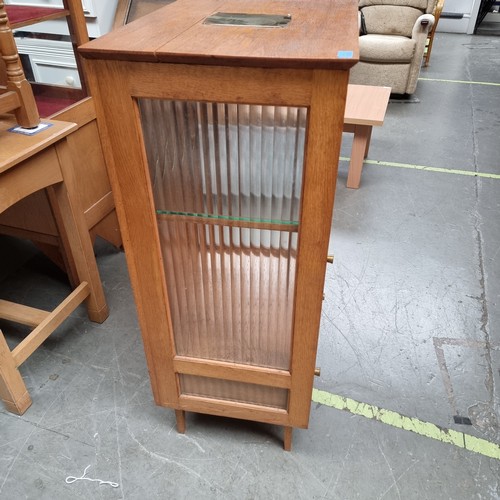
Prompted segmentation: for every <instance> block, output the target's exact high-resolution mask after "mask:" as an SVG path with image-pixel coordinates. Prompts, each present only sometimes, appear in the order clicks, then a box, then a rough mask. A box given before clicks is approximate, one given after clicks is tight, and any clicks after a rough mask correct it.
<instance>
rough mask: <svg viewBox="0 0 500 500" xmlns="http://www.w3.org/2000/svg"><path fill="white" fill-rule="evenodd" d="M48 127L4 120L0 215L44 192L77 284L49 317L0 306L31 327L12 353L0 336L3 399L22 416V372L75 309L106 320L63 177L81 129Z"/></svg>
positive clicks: (84, 235)
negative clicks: (28, 130) (20, 126)
mask: <svg viewBox="0 0 500 500" xmlns="http://www.w3.org/2000/svg"><path fill="white" fill-rule="evenodd" d="M44 123H49V124H50V127H48V128H46V129H45V130H43V131H41V132H38V133H36V134H35V135H32V136H26V135H22V134H17V133H14V132H10V131H9V128H11V127H13V126H15V125H16V124H15V122H14V120H12V118H8V117H6V115H3V116H0V143H1V144H2V148H1V149H0V193H1V197H0V213H2V212H3V211H4V210H6V209H7V208H9V207H10V206H12V205H14V204H15V203H16V202H18V201H20V200H22V199H23V198H25V197H27V196H29V195H30V194H32V193H34V192H36V191H39V190H41V189H45V190H46V192H47V196H48V199H49V201H50V205H51V208H52V211H53V213H54V218H55V220H56V224H57V226H58V231H59V233H60V234H61V239H62V242H63V245H64V250H65V251H64V254H65V255H68V256H71V262H68V266H71V267H72V268H73V269H74V273H75V276H77V278H78V282H79V285H78V286H77V287H76V289H75V290H74V291H73V292H72V293H71V294H70V295H69V296H68V297H67V298H66V299H65V300H64V301H63V302H62V303H61V304H60V305H59V306H58V307H56V309H54V311H52V312H47V311H42V310H40V309H35V308H31V307H28V306H25V305H20V304H14V303H12V302H7V301H0V317H1V318H5V319H8V320H12V321H16V322H19V323H22V324H25V325H29V326H33V327H34V329H33V331H32V332H31V333H30V334H29V335H28V336H27V337H26V338H25V339H24V340H23V341H22V342H21V343H20V344H19V345H18V346H17V347H16V348H15V349H14V350H13V351H10V349H9V348H8V346H7V343H6V342H5V338H4V336H3V333H2V332H1V331H0V399H2V400H3V401H4V403H5V404H6V407H7V409H8V410H10V411H13V412H15V413H19V414H22V413H24V411H26V409H27V408H28V407H29V406H30V405H31V398H30V396H29V394H28V392H27V390H26V386H25V384H24V382H23V379H22V377H21V375H20V373H19V371H18V367H19V365H21V363H23V362H24V361H25V360H26V359H27V358H28V357H29V356H30V355H31V354H32V353H33V352H34V351H35V350H36V349H37V348H38V347H39V346H40V345H41V344H42V342H43V341H44V340H45V339H46V338H47V337H48V336H49V335H50V334H51V333H52V332H53V331H54V330H55V329H56V328H57V327H58V326H59V325H60V324H61V323H62V322H63V321H64V319H66V318H67V317H68V316H69V315H70V314H71V313H72V312H73V311H74V310H75V308H76V307H77V306H78V305H79V304H81V303H82V302H83V301H84V300H85V301H86V304H87V308H88V313H89V317H90V319H91V320H93V321H97V322H102V321H104V320H105V319H106V318H107V316H108V307H107V304H106V300H105V297H104V292H103V289H102V284H101V281H100V277H99V273H98V269H97V264H96V261H95V256H94V252H93V248H92V242H91V238H90V234H89V232H88V228H87V225H86V222H85V219H84V215H83V211H82V210H81V208H80V207H79V206H78V202H77V200H74V199H71V198H70V196H69V195H68V191H67V189H66V186H65V184H64V175H65V173H67V175H71V174H70V172H71V169H72V161H71V155H70V154H69V149H68V144H67V143H66V138H67V137H68V135H69V134H71V132H72V131H73V130H75V129H76V128H77V126H76V125H75V124H73V123H67V122H55V121H45V122H44Z"/></svg>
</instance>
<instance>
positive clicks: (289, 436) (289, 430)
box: [283, 427, 293, 451]
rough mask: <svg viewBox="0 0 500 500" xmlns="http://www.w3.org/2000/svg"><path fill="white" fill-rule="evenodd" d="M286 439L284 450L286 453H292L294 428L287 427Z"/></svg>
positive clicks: (284, 439) (284, 440)
mask: <svg viewBox="0 0 500 500" xmlns="http://www.w3.org/2000/svg"><path fill="white" fill-rule="evenodd" d="M284 429H285V432H284V438H283V449H284V450H285V451H291V449H292V432H293V427H285V428H284Z"/></svg>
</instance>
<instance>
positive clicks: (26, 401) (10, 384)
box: [0, 330, 31, 415]
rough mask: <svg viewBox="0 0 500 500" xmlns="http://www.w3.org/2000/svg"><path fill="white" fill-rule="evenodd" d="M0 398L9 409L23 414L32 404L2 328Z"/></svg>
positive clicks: (0, 339) (0, 342) (0, 341)
mask: <svg viewBox="0 0 500 500" xmlns="http://www.w3.org/2000/svg"><path fill="white" fill-rule="evenodd" d="M0 399H2V400H3V402H4V403H5V406H6V408H7V410H9V411H10V412H12V413H17V414H18V415H22V414H23V413H24V412H25V411H26V410H27V409H28V408H29V407H30V406H31V397H30V395H29V393H28V390H27V389H26V385H25V384H24V380H23V377H22V376H21V374H20V373H19V370H18V369H17V366H16V363H15V362H14V358H13V357H12V354H11V351H10V349H9V346H8V345H7V342H5V338H4V336H3V333H2V331H1V330H0Z"/></svg>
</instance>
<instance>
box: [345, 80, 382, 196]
mask: <svg viewBox="0 0 500 500" xmlns="http://www.w3.org/2000/svg"><path fill="white" fill-rule="evenodd" d="M390 95H391V88H390V87H372V86H369V85H349V86H348V88H347V101H346V106H345V113H344V132H350V133H353V134H354V139H353V143H352V151H351V161H350V163H349V173H348V175H347V187H348V188H352V189H357V188H358V187H359V182H360V180H361V170H362V169H363V160H364V159H365V158H366V157H367V155H368V149H369V148H370V138H371V135H372V127H373V126H381V125H383V123H384V118H385V112H386V110H387V104H388V103H389V96H390Z"/></svg>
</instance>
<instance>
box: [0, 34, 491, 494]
mask: <svg viewBox="0 0 500 500" xmlns="http://www.w3.org/2000/svg"><path fill="white" fill-rule="evenodd" d="M421 77H423V78H429V79H433V80H427V81H424V80H423V81H420V82H419V84H418V88H417V91H416V93H415V97H417V98H418V99H419V100H420V102H419V103H412V104H410V103H400V102H395V103H391V104H390V105H389V110H388V114H387V118H386V123H385V124H384V126H383V127H382V128H379V129H375V130H374V133H373V139H372V146H371V150H370V155H369V159H370V160H372V161H373V160H377V161H379V162H381V163H379V164H374V163H367V164H365V168H364V172H363V176H362V183H361V187H360V189H359V190H348V189H346V187H345V181H346V177H347V162H345V161H343V162H341V166H340V173H339V182H338V187H337V198H336V202H335V218H334V225H333V230H332V236H331V249H332V251H333V252H334V253H335V263H334V265H332V266H329V268H328V274H327V277H326V289H325V293H326V298H325V302H324V308H323V317H322V326H321V334H320V343H319V349H318V363H317V364H318V366H321V377H320V378H318V379H316V387H317V388H318V389H321V390H324V391H327V392H328V393H331V394H333V395H336V396H343V397H347V398H351V399H353V400H355V401H359V402H363V403H367V404H368V405H376V406H378V407H381V408H385V409H388V410H393V411H395V412H398V413H399V414H402V415H406V416H409V417H416V418H418V419H420V421H422V422H430V423H433V424H436V425H437V426H440V427H442V428H443V429H451V430H455V431H459V432H463V433H466V434H468V435H471V436H475V437H477V438H481V439H483V440H487V441H489V442H492V443H497V444H498V443H500V432H499V422H498V420H499V407H500V394H499V387H500V370H499V369H500V333H499V332H500V309H499V307H498V303H499V300H500V279H499V278H500V266H499V265H498V259H499V257H498V254H499V250H500V226H499V222H498V221H499V217H498V214H499V208H500V177H497V178H495V177H493V178H489V177H477V176H466V175H462V174H461V173H462V172H464V171H466V172H481V173H491V174H496V175H499V174H500V156H499V152H498V139H499V137H500V119H499V116H500V91H499V87H498V83H499V82H500V38H496V37H484V36H481V37H480V36H476V37H474V36H465V35H453V34H439V33H438V35H437V36H436V39H435V43H434V49H433V54H432V60H431V66H430V67H429V68H428V69H424V70H423V71H422V73H421ZM439 79H445V80H460V81H473V82H496V83H497V86H493V85H483V84H480V83H474V84H467V83H464V82H461V83H456V82H443V81H438V80H439ZM349 141H350V137H349V136H346V137H345V140H344V147H343V151H342V154H343V155H344V156H349V150H350V143H349ZM395 163H396V164H399V166H394V164H395ZM401 164H403V165H404V166H406V167H407V168H402V167H401ZM417 166H427V167H437V168H438V169H443V170H438V171H429V170H427V171H424V170H421V169H419V168H417ZM0 246H1V249H2V254H3V256H4V258H3V259H2V260H1V262H2V266H4V267H3V269H0V277H2V278H3V279H2V281H1V282H0V293H1V295H2V296H3V297H4V298H10V299H12V300H18V301H20V302H28V298H29V301H30V303H31V304H32V305H37V306H39V307H46V308H52V307H54V305H55V304H56V303H57V302H58V301H59V300H60V299H61V297H63V296H64V295H65V294H66V293H67V292H68V285H67V283H66V281H65V278H64V276H63V275H62V274H61V273H59V272H58V271H57V270H55V269H54V267H53V266H52V264H51V263H49V262H48V261H47V260H46V259H45V258H44V257H43V256H41V255H39V254H37V253H36V252H34V251H33V250H32V249H31V248H27V247H26V246H25V245H24V244H21V243H20V242H16V241H13V240H11V239H2V240H1V245H0ZM97 254H98V264H99V268H100V271H101V276H102V279H103V282H104V286H105V290H106V293H107V298H108V301H109V305H110V308H111V314H110V317H109V319H108V320H107V321H106V322H105V323H104V324H102V325H97V324H93V323H91V322H89V321H88V319H87V318H86V313H85V309H84V308H80V309H78V310H77V312H76V313H75V314H74V315H73V316H72V317H71V318H70V319H69V320H68V321H67V322H66V323H64V325H63V326H61V327H60V328H59V329H58V330H57V331H56V333H55V334H54V335H53V336H52V337H51V338H49V339H48V340H47V341H46V342H45V344H44V345H43V346H42V347H41V348H40V349H38V350H37V352H36V353H35V354H34V355H33V356H32V357H31V358H30V359H29V360H28V361H27V362H26V363H25V364H23V365H22V367H21V372H22V375H23V377H24V378H25V381H26V384H27V386H28V389H29V391H30V393H31V396H32V398H33V405H32V407H31V408H30V409H29V410H28V411H27V412H26V413H25V415H23V416H22V417H18V416H16V415H12V414H10V413H8V412H6V411H5V410H3V408H0V498H1V499H7V500H10V499H18V498H37V499H39V498H40V499H42V498H47V499H66V498H68V499H69V498H71V499H73V498H85V499H89V498H103V499H108V498H109V499H114V498H126V499H150V498H161V499H163V498H165V499H167V498H175V499H178V498H179V499H182V498H189V499H195V498H200V499H201V498H203V499H206V498H228V499H233V498H234V499H236V498H237V499H273V498H275V499H285V498H286V499H289V498H292V499H320V498H327V499H351V498H362V499H421V498H428V499H445V498H449V499H472V498H478V499H489V498H500V460H499V459H495V458H488V457H487V456H485V455H483V454H481V453H475V452H472V451H467V450H464V449H462V448H460V447H458V446H454V445H452V444H446V443H443V442H441V441H439V440H436V439H431V438H428V437H424V436H422V435H418V434H416V433H414V432H410V431H407V430H403V429H400V428H396V427H394V426H392V425H387V424H384V423H381V422H379V421H377V420H376V419H367V418H365V417H363V416H358V415H354V414H353V413H351V412H348V411H339V410H337V409H334V408H331V407H329V406H327V405H324V404H319V403H313V406H312V409H311V419H310V427H309V429H308V430H295V431H294V441H293V451H292V452H291V453H287V452H284V451H283V450H282V448H281V435H282V434H281V432H282V431H281V429H279V428H277V427H273V426H269V425H264V424H257V423H251V422H242V421H236V420H230V419H222V418H214V417H210V416H204V415H196V414H188V418H187V426H188V427H187V433H186V434H185V435H180V434H178V433H177V432H176V431H175V421H174V415H173V412H172V411H171V410H168V409H164V408H159V407H156V406H155V405H154V403H153V399H152V395H151V389H150V385H149V377H148V372H147V368H146V363H145V359H144V352H143V348H142V342H141V337H140V332H139V329H138V326H137V320H136V314H135V309H134V304H133V299H132V295H131V290H130V284H129V279H128V275H127V270H126V264H125V257H124V255H123V253H120V252H117V251H116V250H114V249H113V248H111V247H110V246H108V245H107V244H99V245H98V249H97ZM13 263H14V264H13ZM13 269H15V271H12V270H13ZM7 270H10V271H11V272H10V273H7V272H6V271H7ZM0 327H1V328H2V330H4V331H5V333H6V336H7V340H8V342H9V344H10V345H11V346H14V345H15V344H16V343H17V342H19V339H20V338H21V337H22V335H23V332H24V330H23V329H22V328H19V327H16V326H14V325H12V324H7V323H5V322H3V323H1V324H0ZM455 416H462V417H468V418H469V419H470V421H471V423H472V425H461V424H456V423H454V417H455ZM417 427H418V426H417V425H416V424H415V429H417ZM497 450H498V448H497ZM88 465H90V466H91V467H90V468H89V469H88V473H87V475H88V477H90V478H95V479H97V478H98V479H101V480H105V481H112V482H115V483H118V485H119V486H118V487H117V488H113V487H112V486H111V485H109V484H102V485H99V483H97V482H90V481H84V480H81V481H77V482H74V483H72V484H67V483H66V482H65V478H67V477H68V476H81V475H82V474H83V471H84V469H85V468H86V467H87V466H88Z"/></svg>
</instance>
